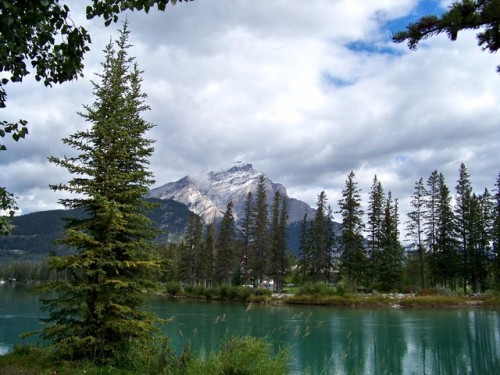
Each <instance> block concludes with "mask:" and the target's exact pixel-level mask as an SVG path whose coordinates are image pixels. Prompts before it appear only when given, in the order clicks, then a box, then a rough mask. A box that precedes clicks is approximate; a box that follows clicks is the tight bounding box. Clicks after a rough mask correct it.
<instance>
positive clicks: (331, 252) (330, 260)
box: [325, 205, 338, 283]
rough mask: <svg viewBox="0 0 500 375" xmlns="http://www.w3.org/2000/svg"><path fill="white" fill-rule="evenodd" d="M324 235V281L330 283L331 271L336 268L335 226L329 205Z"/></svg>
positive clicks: (331, 279)
mask: <svg viewBox="0 0 500 375" xmlns="http://www.w3.org/2000/svg"><path fill="white" fill-rule="evenodd" d="M325 225H326V237H325V250H326V262H327V266H326V268H325V269H326V271H327V273H326V282H327V283H331V282H332V281H333V277H332V276H333V275H332V271H334V269H337V268H338V265H337V264H336V258H335V252H336V249H337V237H336V234H335V227H334V222H333V210H332V207H331V206H330V205H329V206H328V209H327V211H326V223H325Z"/></svg>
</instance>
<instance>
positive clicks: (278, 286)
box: [269, 191, 288, 292]
mask: <svg viewBox="0 0 500 375" xmlns="http://www.w3.org/2000/svg"><path fill="white" fill-rule="evenodd" d="M287 211H288V208H287V204H286V197H282V196H281V194H280V192H279V191H276V193H275V194H274V200H273V212H272V220H271V229H270V232H271V233H270V237H271V244H270V258H271V259H270V263H269V275H270V276H271V277H272V278H273V281H274V286H273V288H274V291H276V292H281V291H283V286H284V281H285V274H286V261H287V257H286V254H287V251H286V250H287V249H286V246H287V245H286V239H287V230H286V222H287V219H288V212H287Z"/></svg>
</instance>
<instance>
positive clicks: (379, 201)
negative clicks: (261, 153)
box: [162, 164, 500, 293]
mask: <svg viewBox="0 0 500 375" xmlns="http://www.w3.org/2000/svg"><path fill="white" fill-rule="evenodd" d="M499 191H500V174H499V176H498V179H497V182H496V185H495V188H494V192H495V193H494V194H493V195H492V194H491V193H490V192H489V190H488V189H485V190H484V192H483V193H482V194H477V193H474V192H473V191H472V185H471V182H470V176H469V174H468V172H467V169H466V167H465V165H464V164H462V165H461V166H460V168H459V178H458V180H457V185H456V187H455V194H454V195H453V194H452V192H451V191H450V189H449V188H448V186H447V184H446V181H445V179H444V176H443V174H442V173H439V172H438V171H433V172H432V173H431V174H430V176H429V178H428V179H427V181H425V180H424V179H423V178H420V179H419V180H418V181H417V182H416V183H415V187H414V191H413V194H412V196H411V200H410V205H411V211H410V212H409V213H408V214H407V215H406V217H405V218H403V219H402V218H401V217H400V215H399V202H398V199H397V198H395V197H393V195H392V193H391V192H390V191H388V192H386V191H385V190H384V188H383V185H382V182H381V181H380V180H379V179H378V177H377V176H376V175H375V176H374V178H373V183H372V185H371V187H370V190H369V192H368V202H367V204H366V212H365V211H364V210H363V208H362V206H363V205H362V200H361V189H359V188H358V184H357V182H356V175H355V173H354V172H351V173H350V174H349V175H348V176H347V179H346V182H345V187H344V189H343V191H342V197H341V199H339V200H338V202H337V206H338V210H337V211H334V210H333V209H332V207H331V205H330V204H329V202H328V197H327V195H326V193H325V192H324V191H322V192H321V193H320V194H319V195H318V197H317V203H316V213H315V216H314V217H312V218H309V217H307V215H304V218H303V220H302V222H301V224H300V239H299V253H298V256H297V257H293V256H292V255H291V254H290V252H289V250H288V249H287V224H286V221H287V214H288V213H287V206H286V199H284V197H281V195H280V193H279V192H277V193H276V194H275V196H274V200H273V204H272V207H271V208H270V209H269V207H268V206H267V204H266V189H265V186H264V179H263V177H262V178H261V180H260V181H259V184H258V186H257V189H256V191H255V192H254V193H252V192H249V193H248V194H247V197H246V201H245V207H244V218H243V220H242V225H241V230H240V231H238V230H237V229H236V226H235V223H234V218H233V213H232V203H231V202H230V203H229V204H228V207H227V209H226V212H225V214H224V218H223V219H222V222H221V223H220V224H219V225H215V224H209V225H206V226H204V225H203V224H202V221H201V219H200V218H199V217H198V216H197V215H195V214H192V215H191V217H190V220H189V225H188V228H187V230H186V236H185V240H184V242H183V243H181V244H171V245H168V246H167V245H163V250H162V253H163V255H164V258H165V257H166V258H167V259H170V266H168V267H167V268H168V271H167V273H166V275H168V276H165V277H166V279H167V280H179V281H181V282H182V283H184V284H191V285H217V284H224V283H230V284H237V285H241V284H244V285H254V286H258V285H261V284H262V283H264V282H267V281H270V280H272V281H273V282H274V289H275V290H278V291H280V290H283V287H284V285H285V284H286V283H288V282H295V283H301V284H302V283H307V282H312V283H314V282H324V283H329V284H338V283H341V284H342V285H343V286H344V287H346V288H347V289H349V290H357V291H373V290H377V291H405V290H419V289H425V288H433V287H436V286H439V287H443V288H448V289H450V290H454V291H463V292H464V293H468V292H472V293H475V292H483V291H485V290H488V289H496V290H499V289H500V255H499V251H500V250H499V246H500V192H499ZM336 215H337V220H335V216H336ZM335 221H338V222H339V223H340V225H338V224H336V223H335ZM400 224H402V225H404V226H405V227H406V236H405V238H401V234H400V232H399V229H398V228H399V226H400ZM403 240H405V244H406V246H403Z"/></svg>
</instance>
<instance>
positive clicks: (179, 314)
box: [0, 285, 500, 375]
mask: <svg viewBox="0 0 500 375" xmlns="http://www.w3.org/2000/svg"><path fill="white" fill-rule="evenodd" d="M150 308H151V310H153V311H154V312H155V313H157V314H158V315H159V316H160V317H162V318H166V319H168V318H171V322H170V323H168V324H167V325H166V326H165V327H164V330H165V334H166V335H168V337H170V338H171V342H172V344H173V345H174V346H175V347H176V349H177V350H180V349H181V348H182V347H183V346H184V345H185V344H186V343H189V344H190V346H191V348H192V350H193V351H195V352H197V353H199V354H201V355H206V354H207V353H210V352H212V351H214V350H216V349H217V348H218V346H219V344H220V342H221V341H222V340H226V339H227V338H228V337H230V336H234V335H253V336H259V337H265V338H266V339H268V340H270V341H271V342H273V343H274V345H275V347H276V348H278V347H283V346H284V347H287V348H288V350H289V354H290V366H291V369H292V373H293V374H302V373H310V374H320V373H323V374H339V375H340V374H474V375H482V374H484V375H490V374H499V373H500V311H495V310H485V309H473V308H471V309H445V310H390V309H335V308H328V307H317V306H262V305H243V304H230V303H218V302H212V303H205V302H192V301H171V300H168V299H165V298H160V297H157V298H152V299H151V301H150ZM41 316H42V314H41V313H40V312H39V304H38V300H37V298H36V297H34V296H32V295H30V294H28V293H26V292H25V291H24V289H23V288H22V287H20V286H14V285H3V286H0V354H5V353H6V352H8V351H9V350H12V348H13V346H14V344H15V343H22V342H24V341H26V339H21V338H20V337H19V335H20V334H21V333H22V332H26V331H30V330H35V329H37V328H38V327H39V326H38V318H40V317H41ZM31 340H33V338H32V339H31Z"/></svg>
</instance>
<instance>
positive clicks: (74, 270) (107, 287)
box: [40, 23, 160, 364]
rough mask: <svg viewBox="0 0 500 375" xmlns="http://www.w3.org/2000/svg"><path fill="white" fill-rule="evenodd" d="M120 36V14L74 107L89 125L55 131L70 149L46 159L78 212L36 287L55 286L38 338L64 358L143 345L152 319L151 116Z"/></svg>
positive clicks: (95, 356)
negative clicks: (83, 98) (51, 276)
mask: <svg viewBox="0 0 500 375" xmlns="http://www.w3.org/2000/svg"><path fill="white" fill-rule="evenodd" d="M128 36H129V31H128V29H127V24H126V23H125V24H124V26H123V29H122V31H121V36H120V38H119V40H118V41H117V43H116V45H117V47H118V50H115V47H114V45H113V43H110V44H109V45H108V46H107V47H106V50H105V53H106V60H105V62H104V63H103V73H102V74H100V75H99V78H100V79H101V83H100V84H97V83H94V95H95V97H96V100H95V102H94V104H93V105H92V106H86V107H85V108H86V112H85V113H83V114H81V115H82V117H83V118H84V119H85V120H87V121H88V122H89V123H91V128H90V129H89V130H86V131H79V132H77V133H75V134H74V135H72V136H70V137H68V138H66V139H64V140H63V141H64V143H66V144H67V145H69V146H71V147H72V148H74V149H76V150H77V151H79V155H78V156H76V157H72V158H69V157H64V158H56V157H52V158H50V160H51V161H52V162H53V163H55V164H56V165H59V166H62V167H64V168H66V169H67V170H68V171H69V172H70V173H72V174H73V175H76V176H75V177H74V178H73V179H72V180H70V181H69V182H68V183H67V184H64V185H55V186H53V187H52V188H53V189H54V190H65V191H69V192H72V193H79V194H80V195H81V197H79V198H74V199H64V200H62V201H61V202H62V203H63V204H64V205H65V206H67V207H72V208H82V209H83V210H84V211H85V212H86V214H87V216H86V217H84V218H73V219H69V220H68V221H67V226H66V231H65V234H64V236H63V237H62V238H61V239H60V241H59V242H60V243H61V244H64V245H66V246H68V247H71V248H75V249H76V252H75V254H72V255H67V256H52V257H51V258H50V261H49V262H50V263H49V264H50V266H51V268H52V269H53V270H55V271H57V272H58V274H59V275H60V277H59V278H58V279H56V280H54V281H52V282H50V283H48V284H46V285H44V286H43V287H42V288H41V289H40V290H41V291H42V292H52V293H55V294H56V296H55V297H53V298H50V297H49V298H46V299H44V300H42V302H43V309H45V310H47V311H48V312H49V316H48V318H46V319H44V320H45V321H46V322H48V323H49V325H47V326H46V327H45V328H43V329H42V330H41V332H40V337H41V338H42V339H48V340H50V341H51V347H52V348H53V350H54V352H55V353H57V354H59V355H61V356H63V357H66V358H71V359H87V360H92V361H96V362H98V363H109V364H112V363H121V362H123V360H124V358H123V356H126V355H128V353H130V352H131V351H134V350H136V348H138V347H140V348H142V347H146V346H147V344H148V342H149V340H150V338H151V335H152V334H153V333H154V332H155V328H156V327H155V323H156V322H157V318H156V317H154V316H153V315H152V314H150V313H147V312H146V311H144V309H143V306H144V304H145V302H146V298H147V294H146V293H145V291H147V290H150V289H155V288H157V287H158V285H157V282H156V279H157V278H158V275H159V266H160V264H159V261H158V259H157V257H156V256H155V248H154V246H153V243H152V240H153V238H154V237H155V235H156V231H155V229H154V228H153V226H152V222H151V221H150V220H149V219H148V218H147V217H146V216H145V215H144V212H145V210H146V209H147V208H148V204H147V203H146V202H145V201H143V199H142V197H143V195H144V194H145V193H146V192H147V186H148V185H150V184H151V183H152V182H153V180H152V177H151V172H149V171H148V170H147V169H146V165H147V164H148V157H149V156H151V154H152V152H153V148H152V147H151V144H152V141H151V140H148V139H146V138H144V135H145V133H146V132H147V131H148V130H149V129H150V128H151V127H152V125H151V124H149V123H148V122H147V121H144V120H143V119H142V118H141V114H142V112H143V111H145V110H147V109H148V107H147V106H146V105H145V104H144V102H143V100H144V98H145V95H144V94H142V93H141V91H140V83H141V79H140V71H139V70H138V68H137V65H136V64H133V59H131V58H129V57H128V55H127V52H126V50H127V48H128V47H129V44H128Z"/></svg>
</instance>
